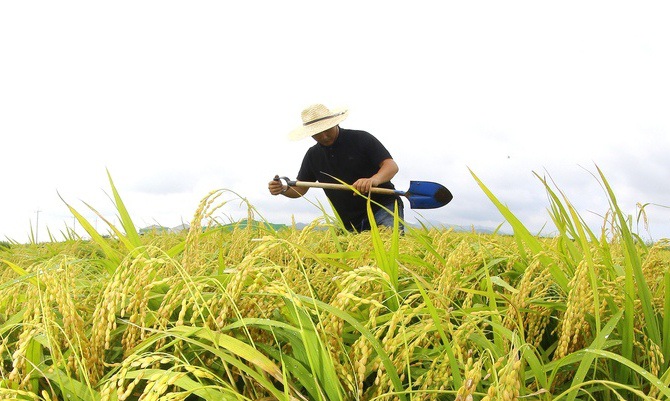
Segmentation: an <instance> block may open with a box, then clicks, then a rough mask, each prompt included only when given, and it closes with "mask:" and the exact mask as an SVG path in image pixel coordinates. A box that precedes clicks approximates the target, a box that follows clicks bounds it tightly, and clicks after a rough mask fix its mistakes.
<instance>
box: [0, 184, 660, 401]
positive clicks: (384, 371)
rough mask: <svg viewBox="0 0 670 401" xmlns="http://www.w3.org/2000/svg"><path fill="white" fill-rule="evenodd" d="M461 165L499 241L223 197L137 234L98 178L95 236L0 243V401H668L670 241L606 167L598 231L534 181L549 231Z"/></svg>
mask: <svg viewBox="0 0 670 401" xmlns="http://www.w3.org/2000/svg"><path fill="white" fill-rule="evenodd" d="M473 177H474V179H475V180H476V181H477V182H478V184H479V185H480V187H481V189H482V190H483V191H484V192H485V193H486V195H487V196H488V197H489V199H490V200H491V202H493V203H494V204H495V205H496V207H497V208H498V209H499V211H500V212H501V214H502V215H503V216H504V218H505V219H506V221H507V222H508V223H509V224H510V225H511V226H512V228H513V229H514V234H513V235H502V234H498V233H495V234H479V233H474V232H471V233H462V232H454V231H450V230H444V229H442V230H438V229H433V228H429V227H423V228H419V229H417V228H412V227H407V229H406V232H405V234H404V235H400V234H399V233H398V231H397V227H396V228H395V229H393V230H391V229H378V228H376V227H373V229H372V231H370V232H365V233H361V234H351V233H347V232H345V231H343V230H341V229H340V227H338V223H337V221H335V220H334V219H333V218H331V217H329V216H328V215H327V214H325V213H324V216H323V217H322V218H320V219H317V220H315V221H314V222H312V224H311V225H310V226H308V227H306V228H305V229H303V230H296V229H294V228H286V229H279V230H277V229H275V228H273V226H271V225H269V224H266V223H267V222H266V221H264V219H263V218H262V217H261V216H260V215H259V214H258V212H257V211H256V210H255V209H254V207H253V206H252V205H248V211H249V216H248V219H247V220H246V221H245V222H244V224H242V223H240V224H222V223H221V222H219V221H217V218H216V216H217V210H219V209H220V208H221V207H222V205H224V204H225V203H226V202H229V201H230V196H231V195H233V194H232V193H231V192H229V191H225V190H219V191H214V192H212V193H210V194H208V195H207V196H206V197H205V198H204V199H203V200H202V202H201V203H200V205H198V207H197V210H196V211H195V213H194V217H193V220H192V222H191V225H190V227H191V229H190V231H188V232H183V233H154V234H151V233H149V234H146V235H142V236H140V235H138V234H137V230H136V228H135V226H134V224H133V222H132V219H131V218H130V213H129V212H128V211H127V210H126V208H125V206H124V204H123V202H122V200H121V197H120V196H119V194H118V193H117V191H116V188H115V187H114V184H113V182H112V180H111V178H110V185H111V188H112V193H113V195H114V196H113V199H114V201H115V204H116V208H117V210H118V217H119V219H118V221H115V222H108V230H109V233H107V232H105V234H109V235H102V234H101V233H98V232H96V231H95V229H94V228H93V227H92V225H91V224H90V223H89V222H88V221H86V219H85V218H84V217H83V216H82V214H80V213H79V212H78V211H77V210H75V209H74V208H73V207H71V206H68V207H70V210H71V211H72V213H73V215H74V217H75V218H77V219H78V221H79V223H80V224H81V225H82V227H84V228H85V229H86V230H87V232H88V234H89V236H90V239H87V240H84V239H82V238H79V237H78V236H76V235H75V234H74V233H69V234H68V235H66V237H67V239H66V240H64V241H58V242H56V241H52V242H48V243H40V244H27V245H20V244H5V245H6V246H0V266H1V268H0V358H1V363H0V398H2V399H18V400H96V401H97V400H105V401H106V400H201V399H202V400H322V401H326V400H328V401H331V400H458V401H469V400H485V401H493V400H566V401H567V400H668V399H670V387H669V385H670V373H669V372H670V370H669V369H668V368H669V363H670V318H669V319H666V316H665V310H666V309H668V307H669V306H670V271H669V269H668V267H669V266H670V254H669V249H670V248H669V244H668V242H667V240H663V241H659V242H657V243H654V244H646V243H644V242H643V241H641V240H640V238H639V237H638V236H637V235H636V233H635V232H634V231H633V230H632V229H631V227H632V222H631V221H630V217H629V216H626V215H624V214H623V213H622V212H621V210H620V208H619V206H618V205H617V203H616V198H615V195H614V192H613V191H612V189H611V188H610V187H609V185H608V183H607V181H606V180H605V177H604V176H603V175H602V173H600V179H601V183H602V185H603V188H605V192H606V196H607V197H608V199H609V202H610V210H609V212H608V213H607V214H606V217H605V220H604V221H603V224H602V229H601V231H599V232H594V231H592V230H590V229H589V228H588V227H587V226H586V225H585V224H584V222H583V220H582V219H581V217H580V216H579V215H578V214H577V213H576V212H575V209H574V208H573V207H572V205H571V204H570V202H569V200H568V199H566V198H564V197H563V196H562V195H561V193H560V191H558V190H555V189H553V188H552V187H551V186H550V185H549V184H548V183H547V182H546V181H544V180H543V183H544V184H545V187H546V191H547V194H548V195H549V196H548V198H549V202H550V205H549V207H548V209H549V213H550V215H551V219H552V220H553V221H554V223H555V225H556V227H558V233H557V234H556V235H555V236H553V237H538V236H535V235H533V234H532V233H530V232H529V231H528V230H527V229H526V228H525V227H524V225H523V223H522V222H520V221H519V220H518V219H517V218H516V217H515V216H514V214H513V213H512V212H511V211H510V210H509V209H507V208H506V207H505V206H504V205H503V203H502V202H501V201H499V200H498V199H497V198H496V197H495V195H494V194H492V193H491V192H490V191H489V190H488V189H487V188H486V187H485V185H484V184H483V183H481V181H479V179H478V178H477V177H476V176H475V175H474V174H473ZM538 178H539V177H538ZM233 198H234V199H235V201H236V202H239V200H240V199H239V198H235V197H234V196H233ZM100 217H101V218H102V216H100ZM251 222H254V224H251Z"/></svg>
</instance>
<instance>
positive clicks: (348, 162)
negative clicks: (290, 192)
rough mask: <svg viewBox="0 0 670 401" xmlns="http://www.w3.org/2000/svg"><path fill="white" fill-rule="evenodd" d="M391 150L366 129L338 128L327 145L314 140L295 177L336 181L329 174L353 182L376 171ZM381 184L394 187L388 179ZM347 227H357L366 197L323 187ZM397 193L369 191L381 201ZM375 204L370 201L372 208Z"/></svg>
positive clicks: (390, 200) (363, 215) (364, 215)
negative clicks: (337, 133)
mask: <svg viewBox="0 0 670 401" xmlns="http://www.w3.org/2000/svg"><path fill="white" fill-rule="evenodd" d="M390 158H391V154H390V153H389V151H388V150H387V149H386V148H385V147H384V145H383V144H382V143H381V142H380V141H379V140H378V139H377V138H375V137H374V136H373V135H371V134H370V133H368V132H366V131H358V130H349V129H344V128H340V132H339V135H338V136H337V139H336V140H335V142H334V143H333V145H331V146H323V145H321V144H318V143H317V144H316V145H314V146H312V147H311V148H309V149H308V150H307V153H306V154H305V157H304V158H303V161H302V165H301V166H300V171H299V172H298V177H297V179H298V180H299V181H318V182H331V183H339V182H338V181H337V180H336V179H334V178H332V177H331V176H334V177H337V178H338V179H340V180H342V181H344V182H346V183H347V184H353V183H354V182H355V181H356V180H358V179H359V178H369V177H372V176H373V175H375V174H376V173H377V172H378V171H379V166H380V164H381V163H382V161H384V160H386V159H390ZM380 186H381V187H384V188H391V189H395V187H394V186H393V184H392V183H391V182H386V183H384V184H382V185H380ZM324 191H325V193H326V196H327V197H328V199H329V200H330V202H331V203H332V204H333V207H334V208H335V210H336V211H337V214H338V215H339V216H340V218H341V219H342V221H343V222H344V225H345V226H346V227H347V228H350V227H352V226H353V227H358V226H360V222H361V221H363V220H364V219H366V218H367V208H366V205H367V199H366V198H365V197H362V196H355V195H353V194H352V192H351V191H342V190H335V189H324ZM396 199H398V201H400V200H399V198H398V196H395V195H382V194H373V195H372V200H374V201H375V202H379V203H381V204H383V205H388V204H392V203H393V201H394V200H396ZM378 208H379V207H378V206H377V205H375V204H372V211H373V212H374V211H376V210H377V209H378Z"/></svg>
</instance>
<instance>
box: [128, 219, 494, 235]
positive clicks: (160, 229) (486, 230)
mask: <svg viewBox="0 0 670 401" xmlns="http://www.w3.org/2000/svg"><path fill="white" fill-rule="evenodd" d="M248 224H249V223H248V221H247V219H243V220H240V221H239V222H235V223H229V224H225V225H223V226H221V228H223V229H224V230H233V229H235V228H246V227H248ZM423 224H424V225H425V226H426V227H428V228H436V229H444V230H450V229H451V230H454V231H456V232H473V231H474V232H476V233H480V234H492V233H494V232H495V229H493V228H490V227H482V226H469V227H468V226H460V225H456V224H448V223H442V222H437V221H428V222H423ZM408 225H410V226H412V227H414V228H421V227H422V225H421V224H420V223H408ZM252 226H254V227H265V228H268V229H272V230H279V229H282V228H288V227H290V225H286V224H279V223H266V222H262V221H256V220H254V221H253V222H252ZM307 226H309V224H307V223H301V222H298V223H295V227H296V229H297V230H302V229H303V228H305V227H307ZM188 229H189V225H188V224H180V225H178V226H175V227H165V226H161V225H158V224H153V225H150V226H147V227H144V228H141V229H140V230H139V234H140V235H142V234H147V233H178V232H182V231H188Z"/></svg>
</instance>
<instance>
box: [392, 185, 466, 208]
mask: <svg viewBox="0 0 670 401" xmlns="http://www.w3.org/2000/svg"><path fill="white" fill-rule="evenodd" d="M404 196H405V197H407V199H408V200H409V205H410V207H411V208H412V209H435V208H438V207H442V206H444V205H446V204H447V203H449V202H451V200H452V199H453V198H454V196H453V195H452V194H451V192H450V191H449V190H448V189H447V188H446V187H444V186H443V185H441V184H438V183H436V182H430V181H410V183H409V190H408V191H407V192H405V194H404Z"/></svg>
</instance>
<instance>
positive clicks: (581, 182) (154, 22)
mask: <svg viewBox="0 0 670 401" xmlns="http://www.w3.org/2000/svg"><path fill="white" fill-rule="evenodd" d="M669 20H670V5H668V3H667V2H661V1H659V2H646V1H642V2H609V1H608V2H604V1H603V2H592V1H563V2H545V1H523V2H519V1H513V2H499V1H495V2H494V1H477V2H448V1H415V2H407V1H402V2H401V1H360V0H351V1H337V2H317V1H236V2H232V1H230V2H224V1H198V2H186V1H184V2H176V1H136V0H134V1H114V2H99V1H95V2H92V1H14V2H8V1H5V2H1V3H0V58H1V59H0V138H1V139H0V141H1V142H0V143H1V145H0V146H1V148H0V149H1V154H0V171H1V173H2V176H1V177H2V178H1V179H2V192H1V194H0V240H6V239H7V238H10V239H12V240H16V241H19V242H25V241H27V240H28V239H29V235H30V231H31V227H32V228H33V230H37V233H38V235H39V238H38V239H39V240H40V241H45V240H48V236H47V230H49V231H51V233H52V234H54V235H55V236H56V237H57V238H62V237H61V235H60V232H61V231H63V230H64V229H65V227H66V226H69V227H73V226H75V228H76V229H77V231H78V232H80V233H83V231H82V230H81V227H79V225H78V224H76V225H75V222H74V219H73V217H72V215H71V214H69V212H68V210H67V208H66V206H65V204H64V203H63V201H62V200H61V199H60V197H59V194H60V196H61V197H62V198H63V199H64V200H65V201H66V202H68V203H70V204H71V205H72V206H74V207H75V208H76V209H77V210H79V211H80V212H81V213H82V214H84V215H85V216H86V217H87V218H89V219H90V220H91V222H92V223H93V224H95V225H96V226H97V227H98V229H99V230H100V231H104V232H106V228H105V226H104V224H102V222H99V221H98V219H96V218H95V217H94V214H93V213H92V212H90V211H89V210H88V209H87V207H86V206H85V205H84V204H83V203H82V201H83V202H86V203H88V204H90V205H91V206H93V207H95V208H96V209H98V210H99V211H100V212H101V213H103V214H104V215H105V216H108V217H109V218H113V217H114V215H115V209H114V207H113V205H112V202H111V201H110V199H109V198H108V195H107V194H109V193H110V187H109V183H108V181H107V175H106V170H107V169H108V170H109V172H110V173H111V175H112V178H113V179H114V182H115V184H116V186H117V188H118V190H119V192H120V194H121V196H122V198H123V199H124V201H125V203H126V206H127V207H128V209H129V211H130V213H131V217H132V218H133V220H134V221H135V224H136V225H137V226H139V227H143V226H148V225H151V224H161V225H164V226H176V225H178V224H181V223H182V222H187V223H188V222H189V221H190V220H191V219H192V217H193V213H194V212H195V211H196V209H197V207H198V202H199V201H200V199H202V198H203V197H204V196H206V195H207V194H208V193H209V192H210V191H212V190H216V189H227V190H230V191H233V192H234V193H237V194H239V195H240V196H243V197H245V198H246V199H247V200H248V201H249V202H250V203H251V204H252V205H254V206H255V207H256V209H257V210H258V212H259V213H260V214H261V215H262V216H263V217H264V218H266V219H268V220H270V221H272V222H276V223H290V221H291V216H294V217H295V219H296V221H299V222H305V223H309V222H311V221H312V220H314V219H316V218H318V217H319V216H321V214H322V213H321V212H320V210H318V209H317V208H316V207H314V206H313V205H312V204H311V203H310V202H308V201H307V200H305V199H298V200H292V199H287V198H284V197H273V196H271V195H270V194H269V192H268V191H267V182H268V181H269V180H270V179H271V178H272V177H273V176H274V175H275V174H279V175H285V176H289V177H290V178H295V175H296V174H297V171H298V168H299V165H300V162H301V160H302V157H303V154H304V152H305V151H306V150H307V148H308V147H309V146H311V145H312V144H313V143H314V142H313V140H312V139H310V138H307V139H305V140H303V141H299V142H291V141H289V140H288V139H287V134H288V133H289V132H290V131H291V130H293V129H294V128H295V127H297V126H298V125H299V124H300V122H301V121H300V112H301V110H302V109H303V108H305V107H306V106H308V105H310V104H313V103H324V104H325V105H326V106H328V107H331V108H336V107H340V106H344V107H348V108H349V110H350V116H349V118H348V119H347V120H345V121H344V122H343V123H342V124H341V126H342V127H344V128H352V129H361V130H366V131H368V132H370V133H372V134H373V135H375V136H376V137H377V138H379V139H380V140H381V141H382V142H383V143H384V144H385V145H386V147H387V148H388V149H389V151H390V152H391V154H392V156H393V157H394V159H395V160H396V161H397V163H398V164H399V166H400V172H399V174H398V175H397V176H396V178H395V179H394V180H393V182H394V184H395V185H396V187H397V188H398V189H401V190H406V189H407V188H408V187H409V182H410V181H411V180H425V181H436V182H439V183H441V184H443V185H445V186H447V187H448V188H449V189H450V190H451V191H452V193H453V194H454V200H453V201H452V202H451V203H450V204H449V205H447V206H444V207H442V208H439V209H432V210H411V209H410V208H409V203H407V202H406V206H407V207H406V218H407V220H408V221H410V222H413V221H416V220H417V219H421V220H423V221H440V222H443V223H447V224H455V225H460V226H464V227H470V226H483V227H492V228H494V227H496V226H498V225H499V224H500V223H502V222H503V218H502V216H501V215H500V213H499V212H498V211H497V210H496V209H495V208H494V206H493V205H492V203H491V202H490V201H489V200H488V198H487V197H486V196H485V194H484V193H483V192H482V190H481V189H480V188H479V187H478V186H477V184H476V182H475V180H474V179H473V177H472V176H471V174H470V172H469V170H468V169H470V170H472V171H473V172H474V173H475V174H476V175H477V176H478V177H479V178H480V179H481V180H482V181H483V182H484V184H485V185H487V186H488V188H489V189H490V190H491V191H492V192H493V193H494V194H495V195H496V196H497V197H498V198H499V199H500V200H501V201H502V202H503V203H505V204H507V205H508V206H509V207H510V208H511V209H512V211H513V212H514V213H515V214H516V215H517V216H518V217H519V218H520V219H521V221H522V222H523V223H524V224H525V225H526V226H527V227H528V228H529V229H530V230H531V231H533V232H540V230H542V232H543V233H552V232H554V231H555V228H554V227H553V225H552V224H551V218H550V216H549V214H548V211H547V208H548V207H549V202H548V200H547V196H546V191H545V189H544V187H543V185H542V183H541V182H540V180H539V179H538V178H537V177H535V176H534V175H533V172H536V173H538V174H540V175H542V176H547V177H549V176H550V177H551V178H553V180H554V181H555V183H556V186H557V187H558V189H560V190H562V191H563V192H564V193H565V195H566V196H567V197H568V199H570V201H571V202H572V204H574V206H575V207H576V209H577V210H578V212H579V213H580V214H581V215H582V217H584V218H585V219H586V220H587V221H589V223H590V224H592V228H593V229H594V230H598V231H599V230H600V226H601V225H602V223H603V217H602V216H603V215H605V213H606V212H607V209H608V203H607V199H606V196H605V194H604V192H603V189H602V188H601V186H600V184H599V183H598V181H597V180H596V178H594V174H595V172H596V166H598V167H600V168H601V169H602V171H603V172H604V174H605V176H606V178H607V180H608V181H609V183H610V185H611V186H612V187H613V189H614V192H615V193H616V195H617V200H618V202H619V204H620V206H621V207H622V209H623V210H624V211H625V212H626V213H629V214H631V215H632V216H633V221H634V222H635V217H636V213H637V209H636V205H637V204H638V203H640V204H650V205H648V206H646V208H645V211H646V213H647V216H648V219H649V230H648V231H647V230H646V229H644V227H642V226H640V227H639V229H640V233H641V234H643V235H644V236H645V237H650V238H652V239H659V238H662V237H670V209H668V206H670V187H669V186H668V178H669V177H670V161H669V159H668V153H669V151H670V135H669V134H670V74H669V73H668V71H670V43H669V42H670V41H669V39H668V38H670V24H668V21H669ZM225 196H227V197H228V198H229V199H230V200H231V201H230V203H229V204H228V205H226V207H224V208H223V209H221V213H220V214H219V215H218V217H220V218H222V219H224V220H225V219H228V218H231V219H238V218H243V217H246V210H245V209H244V208H242V209H240V208H239V204H240V202H239V201H237V200H236V198H235V195H234V194H233V193H230V194H227V195H225ZM307 198H308V199H309V200H312V201H315V200H320V201H321V202H325V197H324V196H323V192H322V191H321V190H320V189H312V190H310V191H309V192H308V195H307ZM657 205H658V206H657ZM38 221H39V226H37V223H38Z"/></svg>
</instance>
